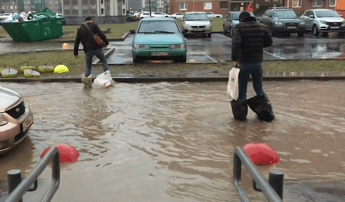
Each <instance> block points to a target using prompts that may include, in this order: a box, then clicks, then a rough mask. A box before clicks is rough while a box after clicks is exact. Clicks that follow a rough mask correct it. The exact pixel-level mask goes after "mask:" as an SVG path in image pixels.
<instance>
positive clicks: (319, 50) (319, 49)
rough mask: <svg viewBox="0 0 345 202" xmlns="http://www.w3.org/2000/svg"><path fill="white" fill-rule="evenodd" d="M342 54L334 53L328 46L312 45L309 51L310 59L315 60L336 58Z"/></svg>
mask: <svg viewBox="0 0 345 202" xmlns="http://www.w3.org/2000/svg"><path fill="white" fill-rule="evenodd" d="M338 46H339V45H338ZM333 48H334V47H333ZM333 48H332V49H333ZM342 54H343V53H341V52H336V51H333V50H331V49H330V46H329V45H328V44H313V46H312V49H311V58H315V59H331V58H338V57H339V56H341V55H342Z"/></svg>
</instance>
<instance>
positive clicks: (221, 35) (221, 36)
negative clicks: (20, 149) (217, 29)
mask: <svg viewBox="0 0 345 202" xmlns="http://www.w3.org/2000/svg"><path fill="white" fill-rule="evenodd" d="M216 35H218V36H221V37H223V38H226V39H228V40H230V41H232V39H231V38H229V37H226V36H223V35H221V34H216Z"/></svg>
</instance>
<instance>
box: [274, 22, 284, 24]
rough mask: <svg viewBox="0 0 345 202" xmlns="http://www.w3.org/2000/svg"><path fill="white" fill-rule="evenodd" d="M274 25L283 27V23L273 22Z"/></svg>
mask: <svg viewBox="0 0 345 202" xmlns="http://www.w3.org/2000/svg"><path fill="white" fill-rule="evenodd" d="M274 23H275V24H276V25H283V22H274Z"/></svg>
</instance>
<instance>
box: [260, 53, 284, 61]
mask: <svg viewBox="0 0 345 202" xmlns="http://www.w3.org/2000/svg"><path fill="white" fill-rule="evenodd" d="M264 53H267V54H268V55H272V56H274V57H277V58H280V59H282V60H286V58H283V57H280V56H278V55H276V54H272V53H270V52H267V51H264Z"/></svg>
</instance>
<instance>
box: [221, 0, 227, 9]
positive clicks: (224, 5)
mask: <svg viewBox="0 0 345 202" xmlns="http://www.w3.org/2000/svg"><path fill="white" fill-rule="evenodd" d="M219 3H220V4H219V8H228V2H227V1H221V2H219Z"/></svg>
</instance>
